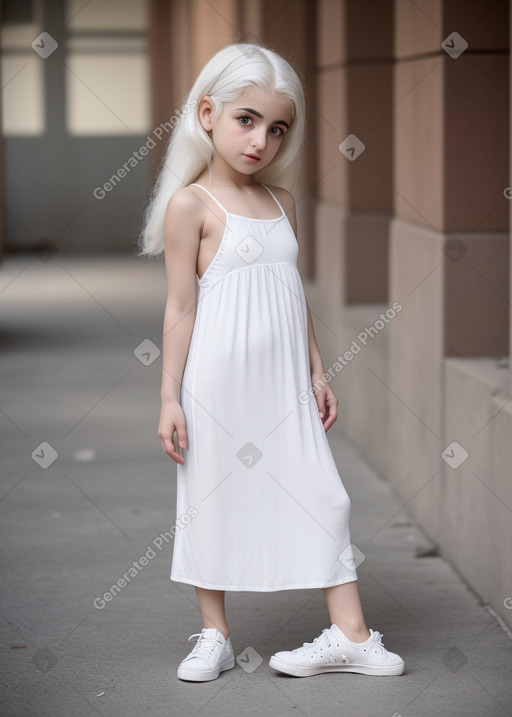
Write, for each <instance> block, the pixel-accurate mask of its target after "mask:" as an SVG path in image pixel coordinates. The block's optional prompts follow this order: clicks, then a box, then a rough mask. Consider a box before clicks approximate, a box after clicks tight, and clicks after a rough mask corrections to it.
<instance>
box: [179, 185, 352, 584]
mask: <svg viewBox="0 0 512 717" xmlns="http://www.w3.org/2000/svg"><path fill="white" fill-rule="evenodd" d="M190 186H197V187H201V189H203V190H204V191H205V192H208V194H209V195H210V196H211V197H212V199H213V200H214V201H215V202H216V203H217V205H218V206H219V207H220V208H221V209H222V211H223V212H225V214H226V227H225V231H224V235H223V238H222V242H221V244H220V247H219V249H218V252H217V254H216V256H215V258H214V260H213V261H212V263H211V264H210V266H209V267H208V269H207V270H206V272H205V274H204V275H203V276H202V278H201V279H200V280H199V289H198V298H197V313H196V319H195V324H194V329H193V332H192V337H191V343H190V348H189V353H188V356H187V361H186V365H185V369H184V373H183V379H182V386H181V388H180V393H179V396H178V400H179V401H180V403H181V406H182V408H183V412H184V414H185V419H186V425H187V436H188V447H187V448H186V449H185V450H184V453H183V455H184V458H185V464H184V465H183V466H182V465H180V464H177V512H176V526H175V534H174V543H173V561H172V568H171V574H170V579H171V580H173V581H177V582H181V583H190V584H193V585H196V586H198V587H203V588H209V589H212V590H250V591H273V590H291V589H304V588H320V587H328V586H331V585H338V584H341V583H346V582H350V581H353V580H357V573H356V570H355V563H354V557H353V553H352V546H351V543H350V532H349V518H350V508H351V502H350V498H349V496H348V494H347V491H346V490H345V487H344V485H343V483H342V480H341V478H340V475H339V473H338V470H337V467H336V464H335V462H334V458H333V456H332V453H331V449H330V446H329V443H328V440H327V436H326V433H325V430H324V427H323V424H322V421H321V418H320V415H319V411H318V405H317V403H316V400H315V398H314V396H313V395H312V393H311V392H310V394H308V388H310V387H311V376H310V364H309V350H308V329H307V307H306V299H305V294H304V289H303V285H302V280H301V277H300V274H299V271H298V268H297V257H298V252H299V247H298V243H297V240H296V237H295V234H294V232H293V229H292V227H291V225H290V223H289V221H288V218H287V216H286V214H285V213H284V210H283V208H282V207H281V204H280V203H279V202H278V200H277V199H276V197H275V196H274V194H273V193H272V192H271V191H270V189H269V188H268V187H266V189H268V191H269V192H270V194H272V196H273V197H274V199H275V201H276V203H277V205H278V206H279V209H280V211H281V215H280V216H279V217H277V218H275V219H251V218H248V217H244V216H240V215H238V214H232V213H230V212H227V211H226V210H225V209H224V207H223V206H222V204H220V202H219V201H218V200H217V199H215V197H214V196H213V195H212V194H211V192H209V191H208V190H207V189H206V188H204V187H202V186H201V185H199V184H194V185H190ZM263 186H265V185H263Z"/></svg>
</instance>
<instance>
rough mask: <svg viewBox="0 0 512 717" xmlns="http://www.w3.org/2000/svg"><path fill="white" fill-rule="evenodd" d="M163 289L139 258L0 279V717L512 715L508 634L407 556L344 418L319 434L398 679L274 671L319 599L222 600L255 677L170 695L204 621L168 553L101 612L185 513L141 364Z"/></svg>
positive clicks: (396, 509)
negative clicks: (101, 601)
mask: <svg viewBox="0 0 512 717" xmlns="http://www.w3.org/2000/svg"><path fill="white" fill-rule="evenodd" d="M306 290H307V283H306ZM165 292H166V285H165V274H164V269H163V264H162V263H160V262H156V261H152V262H149V261H147V260H143V259H137V258H135V257H126V258H118V257H102V258H100V259H97V260H96V259H80V258H71V257H67V256H63V255H59V254H57V255H55V256H53V257H50V258H49V259H48V261H42V260H41V259H40V258H38V257H37V256H32V255H28V256H21V257H15V258H10V257H9V258H7V259H5V261H4V263H3V265H0V318H1V335H2V356H1V383H2V395H1V401H0V409H1V413H0V426H1V431H2V450H3V455H2V471H1V473H2V478H1V485H0V524H1V531H2V532H1V545H2V590H1V607H0V626H1V636H2V653H1V654H2V687H1V694H0V714H1V715H37V716H38V717H40V716H46V715H48V716H51V717H56V716H58V715H65V716H66V717H69V716H70V715H71V716H72V717H80V716H81V715H106V716H107V715H108V716H114V715H123V716H125V717H126V716H127V717H131V716H132V715H134V716H139V715H148V716H149V717H152V716H153V715H155V716H156V715H180V717H192V716H195V715H204V716H205V717H215V716H216V715H223V716H225V715H244V716H245V715H248V716H252V715H255V716H256V715H258V716H261V715H272V716H273V715H283V716H284V715H299V714H300V715H311V717H321V716H324V715H326V716H327V715H329V716H330V715H333V714H340V715H341V714H342V715H346V716H348V717H351V716H354V717H356V716H357V717H373V716H374V715H375V716H376V717H377V715H378V716H379V717H382V716H386V717H426V716H427V715H428V716H430V715H442V716H443V717H444V716H450V717H457V716H459V715H460V716H461V717H462V716H463V715H464V717H473V716H475V717H481V716H482V715H486V716H487V715H492V716H493V717H502V716H504V715H512V680H511V676H512V641H511V639H510V636H509V634H508V633H507V632H506V631H505V630H504V629H503V628H502V627H501V626H500V624H499V620H498V619H497V618H496V617H495V616H494V615H493V614H491V613H490V611H488V610H487V609H486V607H485V606H482V605H481V604H480V603H479V600H478V598H477V597H476V596H475V595H474V594H473V593H472V591H471V590H470V589H469V588H468V587H467V586H466V585H465V584H464V583H463V582H462V581H461V580H460V578H459V577H458V575H457V574H456V573H455V572H454V570H453V569H452V567H451V566H450V565H449V564H448V563H447V562H446V561H445V559H444V558H443V557H440V556H436V555H435V550H434V551H433V553H434V555H433V556H431V557H421V558H420V557H415V555H416V553H417V552H418V551H419V552H420V553H421V552H424V549H427V552H428V549H429V548H432V547H433V546H432V544H431V543H430V541H429V540H428V539H427V538H426V537H425V536H424V535H423V534H422V532H421V530H419V529H418V527H417V526H415V525H414V523H413V521H412V520H411V517H410V515H409V514H408V512H407V508H406V506H403V505H402V503H401V502H400V501H399V500H397V498H396V496H394V494H393V493H392V491H391V490H390V487H389V485H388V484H387V483H385V482H383V481H382V480H381V478H380V477H379V476H378V475H376V474H375V472H373V471H372V470H371V468H370V467H369V466H368V465H367V464H366V463H365V461H364V459H363V458H362V457H361V456H360V455H359V454H358V452H357V450H355V448H354V447H353V446H352V445H350V443H349V442H347V441H346V440H345V439H344V437H343V435H342V432H341V426H340V425H338V424H339V422H338V423H337V424H335V425H334V427H333V428H332V429H331V430H330V431H329V433H328V436H329V441H330V444H331V447H332V450H333V453H334V455H335V458H336V461H337V464H338V467H339V469H340V474H341V476H342V479H343V481H344V484H345V486H346V488H347V490H348V493H349V495H350V497H351V500H352V517H351V536H352V542H353V543H355V544H356V545H357V546H358V548H359V549H361V550H362V551H363V552H364V554H365V555H366V559H365V561H364V562H363V563H362V564H361V565H360V566H359V567H358V576H359V591H360V594H361V599H362V604H363V608H364V612H365V617H366V622H367V625H368V626H369V627H372V628H373V629H376V630H379V631H380V632H382V633H383V634H384V644H385V646H386V647H387V648H388V649H390V650H392V651H393V652H398V653H399V654H400V655H401V656H402V657H403V658H404V660H405V667H406V672H405V674H404V675H402V676H400V677H368V676H363V675H354V674H333V673H332V674H325V675H319V676H316V677H309V678H304V679H300V678H293V677H288V676H286V675H282V674H278V673H276V672H275V671H274V670H272V669H271V668H270V667H269V666H268V660H269V657H270V655H271V654H272V653H274V652H276V651H277V650H283V649H292V648H294V647H298V646H300V645H302V643H303V642H304V641H306V640H307V641H308V642H309V641H312V640H313V638H314V637H316V636H317V635H318V634H320V633H321V631H322V628H324V627H328V626H329V620H328V613H327V610H326V606H325V601H324V597H323V593H322V591H321V590H320V589H319V590H296V591H293V590H291V591H280V592H273V593H261V592H260V593H257V592H241V593H230V592H228V593H226V605H227V610H228V619H229V622H230V628H231V635H232V642H233V647H234V650H235V655H236V656H237V657H239V656H243V655H245V653H246V650H247V649H248V648H252V649H253V650H254V651H256V653H258V655H259V656H261V658H262V662H261V664H259V665H258V666H257V667H256V669H254V670H253V671H247V670H246V669H244V667H242V665H244V666H245V663H243V662H238V660H237V664H236V666H235V668H234V669H233V670H230V671H228V672H225V673H223V674H222V675H221V676H220V677H219V679H217V680H213V681H212V682H207V683H203V684H196V683H189V682H182V681H180V680H178V679H177V677H176V669H177V666H178V664H179V662H180V661H181V659H183V657H184V656H185V655H186V654H187V653H188V652H189V651H190V649H191V648H192V646H193V644H194V641H191V642H187V638H188V637H189V635H191V634H192V633H195V632H199V631H200V629H201V626H202V625H201V621H200V614H199V611H198V608H197V605H196V598H195V590H194V588H193V586H190V585H184V584H178V583H173V582H171V581H170V580H169V572H170V563H171V555H172V544H169V545H164V546H163V548H162V550H160V551H158V553H157V554H156V556H155V557H153V558H152V559H151V560H149V561H148V564H147V565H146V566H145V567H144V568H143V569H142V570H140V572H139V573H138V574H137V576H136V577H134V578H133V579H132V580H131V581H130V583H129V584H127V585H126V587H124V588H123V589H122V590H121V592H120V593H119V594H118V595H116V596H115V597H114V599H113V600H112V601H110V602H108V603H105V607H104V608H103V609H97V608H95V607H94V604H93V601H94V599H95V598H97V597H98V596H102V595H103V593H105V591H107V590H108V589H109V588H110V586H111V585H112V584H113V583H115V582H116V581H117V580H118V578H119V577H121V576H122V574H123V573H124V572H126V571H127V569H128V568H129V567H130V566H131V565H132V563H133V561H137V560H138V559H139V558H140V557H141V556H142V555H144V553H145V552H146V551H147V548H148V546H149V545H150V544H151V543H152V541H153V540H154V539H155V538H156V537H157V536H158V535H159V534H160V533H161V532H163V531H165V530H167V529H168V528H169V527H170V526H171V525H172V524H173V522H174V520H175V517H176V516H175V485H176V483H175V475H176V474H175V470H176V468H175V464H174V463H173V462H172V461H171V460H170V459H169V458H168V457H167V456H165V454H164V453H163V451H162V449H161V446H160V441H159V439H158V436H157V435H156V430H157V426H158V418H159V399H160V371H161V361H160V358H157V359H156V360H154V362H152V363H151V365H144V364H143V363H142V362H141V361H140V360H139V359H138V358H137V357H136V355H134V350H136V347H138V346H139V345H140V344H141V342H142V341H143V340H145V339H150V340H151V341H152V342H153V343H154V344H156V346H161V330H162V319H163V312H164V303H165V296H166V294H165ZM312 308H314V307H313V306H312ZM317 310H319V309H318V308H317ZM138 351H139V352H140V351H141V350H140V349H139V350H138ZM150 356H151V353H150ZM341 399H342V397H340V400H341ZM43 442H47V443H49V444H50V446H51V447H52V448H50V447H48V446H46V447H44V446H43V448H41V447H40V444H41V443H43ZM52 449H53V450H54V451H56V452H57V454H58V456H57V458H56V460H55V461H54V462H53V463H51V465H47V467H44V466H45V463H46V464H47V463H49V462H50V461H51V458H52V456H53V455H54V454H52ZM32 454H33V455H34V457H32ZM255 657H256V660H259V657H258V656H255ZM250 664H251V669H252V667H253V666H254V664H256V663H250Z"/></svg>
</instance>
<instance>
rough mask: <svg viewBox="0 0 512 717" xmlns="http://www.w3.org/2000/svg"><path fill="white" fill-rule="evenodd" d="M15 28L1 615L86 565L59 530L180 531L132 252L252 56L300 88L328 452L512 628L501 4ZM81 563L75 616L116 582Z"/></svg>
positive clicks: (7, 30)
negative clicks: (193, 122) (235, 61)
mask: <svg viewBox="0 0 512 717" xmlns="http://www.w3.org/2000/svg"><path fill="white" fill-rule="evenodd" d="M0 12H1V16H0V23H1V83H2V92H1V95H0V102H1V124H2V143H1V152H0V163H1V168H2V172H1V187H0V202H1V204H2V208H3V212H2V223H1V232H0V251H1V254H0V260H1V261H0V304H1V307H0V331H1V334H2V339H1V340H2V354H1V357H0V365H1V369H0V370H1V375H2V399H1V402H0V426H1V431H2V443H3V450H4V458H3V460H2V464H3V467H2V472H3V478H2V496H0V513H3V516H4V518H5V522H4V526H5V541H6V543H5V544H6V545H8V546H9V551H10V553H9V556H10V557H9V561H8V563H9V568H10V570H11V572H10V576H11V577H10V578H8V580H7V583H8V593H9V591H10V595H11V597H12V596H14V595H16V591H17V590H19V587H20V585H21V584H24V582H23V581H24V580H26V579H27V572H26V570H27V567H28V568H30V569H31V570H32V571H33V572H32V575H33V577H34V580H36V582H37V580H43V581H44V579H45V576H46V577H47V578H48V580H50V578H51V576H52V575H55V570H57V571H58V570H59V569H60V568H59V565H61V564H62V562H63V561H64V563H65V562H66V561H68V562H69V560H70V556H69V555H68V554H67V553H66V552H65V551H66V549H67V548H66V547H65V546H63V544H62V536H63V535H64V536H66V545H67V547H68V548H69V546H73V545H75V547H77V546H78V545H79V544H81V541H82V540H84V539H85V538H86V537H87V540H94V537H93V535H92V533H94V534H95V535H96V537H97V538H98V540H100V537H101V536H102V537H101V541H102V542H101V545H102V546H103V547H104V545H105V541H106V540H107V537H105V536H108V531H109V530H112V531H113V533H114V535H115V536H117V538H122V539H123V540H124V539H125V538H123V537H122V535H121V533H122V534H123V535H125V537H126V538H128V539H134V536H137V535H139V536H140V535H143V534H144V530H148V531H149V533H151V534H152V532H154V525H155V524H158V525H161V526H162V527H163V526H164V525H166V524H168V523H169V517H170V514H171V513H172V511H173V510H174V508H175V506H174V502H173V501H174V494H173V491H174V481H171V483H172V485H171V484H170V483H169V480H168V477H169V473H171V474H172V475H174V471H175V466H174V464H172V462H171V463H170V462H169V459H168V458H167V457H166V456H164V455H163V453H162V449H161V446H160V441H159V439H158V437H157V435H156V430H157V427H158V417H159V392H160V372H161V357H160V355H159V351H160V349H161V339H162V337H161V331H162V321H163V314H164V309H165V300H166V281H165V271H164V264H163V260H161V259H148V258H140V257H136V256H135V255H134V250H135V246H136V241H137V237H138V233H139V231H140V228H141V225H142V208H143V206H144V203H145V202H146V201H147V199H148V197H149V192H150V189H151V186H152V184H153V182H154V181H155V179H156V176H157V173H158V170H159V167H160V162H161V159H162V155H163V152H164V150H165V147H166V144H167V141H168V138H169V132H170V128H171V126H172V125H171V123H170V120H171V118H172V116H173V114H175V113H176V112H178V111H179V108H180V106H181V104H182V101H183V98H184V97H185V95H186V93H187V92H188V90H189V88H190V86H191V85H192V82H193V81H194V79H195V77H196V76H197V73H198V72H199V70H200V69H201V68H202V66H203V65H204V63H205V62H206V61H207V60H208V59H209V57H211V55H212V54H213V53H214V52H216V51H217V50H218V49H220V48H221V47H223V46H224V45H226V44H228V43H230V42H236V41H246V42H256V43H263V44H265V45H266V46H268V47H270V48H272V49H275V50H276V51H278V52H280V53H281V54H283V55H284V56H285V57H286V58H287V59H288V60H289V61H290V62H291V63H292V64H293V66H294V67H295V69H296V70H297V72H298V73H299V75H300V77H301V79H302V80H303V82H304V87H305V93H306V105H307V128H308V134H307V141H306V144H305V148H304V149H305V161H304V168H303V172H302V175H301V179H300V187H299V190H298V192H297V194H296V203H297V215H298V224H299V231H298V240H299V244H300V255H299V269H300V272H301V275H302V277H303V280H304V284H305V288H306V293H307V295H308V299H309V302H310V305H311V309H312V312H313V318H314V322H315V331H316V334H317V338H318V341H319V344H320V348H321V351H322V356H323V359H324V366H325V368H326V370H328V369H329V368H330V369H331V375H332V384H331V385H332V387H333V389H334V391H335V393H336V395H337V396H338V398H339V400H340V406H339V408H340V416H339V419H338V421H337V422H336V424H335V425H334V426H333V428H332V429H331V431H330V432H329V436H330V440H331V441H332V442H334V441H336V440H338V439H339V440H343V441H346V442H347V445H350V446H351V448H352V449H353V450H354V451H355V453H356V455H357V456H359V459H360V460H361V461H364V464H365V465H367V466H370V467H371V470H372V471H374V472H375V475H377V476H378V477H379V479H381V480H382V481H383V482H384V483H385V484H386V486H387V487H388V488H389V490H390V491H391V493H392V495H393V496H394V499H395V500H396V501H397V504H398V509H397V510H398V512H399V511H401V510H404V514H405V513H406V515H407V516H408V517H407V521H409V520H412V521H414V523H415V524H416V525H417V526H418V527H419V529H420V530H421V531H423V534H424V535H425V536H426V538H427V539H428V540H429V541H430V546H431V547H430V549H429V550H430V552H429V553H428V554H429V555H430V556H431V557H438V558H439V556H442V557H443V558H444V559H445V560H446V561H447V562H448V563H449V564H450V566H451V567H452V568H453V569H454V570H455V571H456V573H457V574H458V575H459V576H460V579H461V580H463V581H464V584H465V585H466V586H467V587H468V588H470V589H471V591H472V592H473V593H474V594H475V595H476V597H477V599H478V601H479V602H480V603H481V604H482V603H483V604H485V605H488V606H490V608H492V610H493V614H495V615H496V616H498V617H499V618H500V620H501V621H502V623H503V624H504V625H508V626H509V627H510V628H512V597H511V594H512V587H511V586H512V562H511V561H510V559H509V556H510V553H511V551H512V521H511V510H512V480H511V478H512V440H511V437H512V377H511V373H510V366H509V353H510V342H511V340H510V335H511V332H510V327H511V326H512V312H511V303H510V267H511V261H510V228H509V227H510V222H509V217H510V206H511V204H510V200H511V199H512V179H511V171H510V163H511V151H510V136H511V124H510V55H509V45H510V8H509V2H507V1H506V0H502V1H500V0H492V1H491V0H466V1H464V2H462V0H417V1H416V2H412V1H411V0H380V1H377V0H357V1H356V0H292V1H291V2H290V0H272V2H270V1H269V0H209V1H206V0H188V1H187V0H89V1H88V2H87V1H86V0H17V1H16V2H14V1H12V2H7V1H4V2H2V3H1V11H0ZM144 342H146V343H144ZM143 354H144V355H145V358H143ZM148 357H149V358H148ZM43 443H44V444H45V445H44V446H43V448H41V445H42V444H43ZM46 443H47V444H48V445H49V446H50V448H47V447H46ZM50 449H51V450H50ZM51 451H53V452H54V453H55V454H56V457H54V459H53V462H52V463H49V464H48V465H44V462H45V460H46V459H47V457H48V455H50V453H51ZM51 455H53V453H51ZM38 456H39V459H38V460H37V457H38ZM43 456H44V458H43ZM359 459H358V460H359ZM338 466H339V468H340V473H341V475H342V478H343V480H344V481H345V479H346V480H347V481H348V482H350V476H347V475H346V473H345V469H344V465H343V464H342V461H341V459H340V460H338ZM354 490H355V488H354ZM349 493H351V491H350V490H349ZM372 495H373V497H372V498H371V503H372V504H373V505H377V504H378V503H379V497H378V493H375V494H372ZM80 501H83V503H82V502H80ZM29 506H31V507H30V508H29ZM353 510H354V511H357V507H356V508H354V509H353ZM89 511H92V512H89ZM45 516H46V517H45ZM166 516H167V517H166ZM392 517H393V516H392V514H389V515H387V514H386V515H381V516H380V517H379V518H378V519H377V522H376V523H375V526H374V527H375V530H374V531H373V533H375V535H378V533H379V530H380V529H381V528H384V526H385V525H386V524H387V523H388V522H389V521H390V520H391V518H392ZM354 520H357V518H354ZM95 521H97V522H95ZM407 521H406V522H405V523H404V525H408V523H407ZM151 525H153V527H152V528H148V526H151ZM104 531H106V532H105V533H104ZM139 531H142V532H141V533H139ZM48 536H53V537H50V538H49V542H48ZM356 537H357V536H356ZM378 539H379V538H378V537H377V538H376V540H378ZM109 540H110V538H109ZM114 540H115V538H114ZM73 541H76V544H75V543H74V542H73ZM107 542H108V541H107ZM354 542H356V540H354ZM111 544H112V543H109V545H111ZM374 544H375V541H374ZM43 545H44V546H46V547H47V548H48V546H51V550H52V551H55V553H52V554H54V555H55V560H54V561H53V562H52V560H50V559H49V558H48V554H47V553H46V552H45V549H44V548H43ZM103 547H102V549H101V555H98V554H97V555H96V561H98V560H99V561H100V562H101V561H102V560H105V561H106V562H105V566H104V567H105V578H104V579H103V580H102V581H99V582H101V585H102V586H103V587H107V586H108V584H109V580H112V579H114V577H115V575H114V574H113V573H115V572H116V571H115V570H112V569H110V572H109V571H108V569H107V563H108V560H107V558H106V557H105V554H104V553H105V552H108V550H107V551H104V550H103ZM70 549H71V548H70ZM41 551H43V553H41ZM63 551H64V552H63ZM131 554H133V550H132V553H131ZM74 555H75V557H74V558H73V561H74V560H78V563H73V564H75V565H77V566H80V567H81V571H80V573H81V577H79V576H75V577H74V579H73V585H75V588H74V589H76V590H77V594H78V593H80V595H81V596H82V597H83V592H82V591H83V589H85V588H86V585H87V580H86V577H85V574H84V572H85V573H87V570H96V569H98V563H97V562H95V563H94V568H92V566H91V564H89V562H87V561H88V560H89V559H90V558H89V557H86V556H85V554H84V555H83V556H82V557H81V558H80V557H78V558H77V557H76V554H74ZM16 556H18V557H16ZM58 556H60V559H58ZM135 557H136V556H135V555H133V558H135ZM81 560H83V561H84V562H83V563H82V562H81ZM73 561H72V562H73ZM166 571H167V564H164V563H162V568H161V570H160V573H161V574H163V573H165V572H166ZM160 577H161V576H160ZM75 578H76V581H75ZM63 579H64V578H63ZM165 579H168V578H165ZM78 585H81V586H82V587H81V588H79V587H78ZM98 589H99V587H98ZM93 592H94V591H93ZM94 594H95V593H94ZM93 596H94V595H93V593H91V594H90V595H87V596H86V602H87V605H90V599H89V598H91V599H92V597H93ZM84 599H85V598H84ZM119 600H121V598H119ZM8 602H9V600H8ZM11 604H12V603H11ZM84 604H85V603H84ZM61 608H62V606H61ZM20 609H21V608H20ZM73 619H74V617H70V624H71V623H72V622H73ZM17 620H18V625H21V624H22V623H23V619H22V617H21V616H20V614H18V618H17ZM194 626H196V623H194ZM20 629H21V628H20ZM64 632H65V631H64ZM64 632H63V634H64ZM466 714H469V712H466ZM496 714H498V713H496ZM500 714H501V713H500Z"/></svg>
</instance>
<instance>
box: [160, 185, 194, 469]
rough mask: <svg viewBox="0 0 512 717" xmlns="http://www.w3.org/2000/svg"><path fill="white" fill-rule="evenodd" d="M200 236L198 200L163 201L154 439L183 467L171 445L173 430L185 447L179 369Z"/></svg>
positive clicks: (187, 195)
mask: <svg viewBox="0 0 512 717" xmlns="http://www.w3.org/2000/svg"><path fill="white" fill-rule="evenodd" d="M200 233H201V212H200V210H198V200H197V198H196V197H195V196H194V195H193V193H192V192H189V191H188V190H186V189H181V190H179V191H178V192H176V194H174V195H173V196H172V197H171V199H170V200H169V204H168V206H167V212H166V216H165V270H166V275H167V283H168V292H167V302H166V306H165V315H164V324H163V340H162V387H161V392H160V396H161V400H162V410H161V415H160V425H159V427H158V435H159V437H160V439H161V441H162V446H163V449H164V451H165V452H166V453H167V455H169V456H170V457H171V458H173V460H175V461H177V462H179V463H181V464H183V463H184V458H183V456H182V455H181V454H180V453H178V452H177V451H176V449H175V446H174V444H173V434H174V431H176V433H177V438H178V443H179V444H180V447H181V448H182V449H183V448H186V447H187V433H186V425H185V416H184V414H183V410H182V408H181V406H180V404H179V401H178V393H179V390H180V386H181V381H182V378H183V372H184V370H185V364H186V361H187V355H188V351H189V347H190V340H191V337H192V331H193V329H194V322H195V317H196V305H197V304H196V302H197V281H196V264H197V254H198V250H199V240H200Z"/></svg>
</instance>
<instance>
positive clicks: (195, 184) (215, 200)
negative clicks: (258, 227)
mask: <svg viewBox="0 0 512 717" xmlns="http://www.w3.org/2000/svg"><path fill="white" fill-rule="evenodd" d="M188 186H189V187H199V188H200V189H204V191H205V192H206V193H207V194H209V195H210V197H211V198H212V199H213V201H214V202H215V203H216V204H218V206H219V207H220V208H221V209H222V211H224V212H226V214H233V212H228V210H227V209H226V207H224V206H223V205H222V204H221V203H220V202H219V200H218V199H216V198H215V197H214V196H213V194H212V193H211V192H210V191H209V190H208V189H206V187H203V185H202V184H197V182H193V183H192V184H189V185H188ZM261 186H262V187H265V189H266V190H267V191H268V192H270V194H271V196H272V197H273V198H274V201H275V203H276V204H277V206H278V207H279V209H280V210H281V216H284V215H285V211H284V209H283V207H282V206H281V203H280V202H279V200H278V199H277V197H276V195H275V194H274V192H272V190H271V189H269V187H267V185H266V184H261ZM234 216H241V215H240V214H235V215H234ZM248 218H249V217H248ZM276 218H277V219H279V218H280V217H276ZM256 221H257V220H256ZM264 221H266V220H264Z"/></svg>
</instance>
